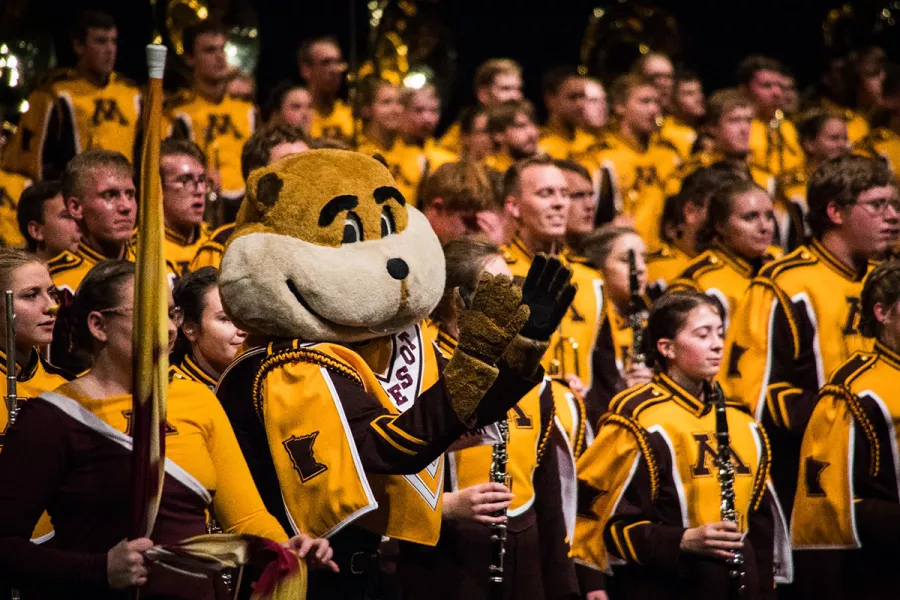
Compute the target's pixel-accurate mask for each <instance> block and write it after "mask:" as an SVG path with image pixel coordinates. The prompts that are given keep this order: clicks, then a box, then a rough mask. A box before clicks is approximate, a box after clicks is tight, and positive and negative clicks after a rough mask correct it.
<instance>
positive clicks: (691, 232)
mask: <svg viewBox="0 0 900 600" xmlns="http://www.w3.org/2000/svg"><path fill="white" fill-rule="evenodd" d="M729 167H730V165H729V164H728V163H724V162H720V163H716V164H715V165H714V166H709V167H702V168H700V169H697V170H696V171H694V172H693V173H691V174H690V175H688V176H687V177H685V178H684V181H683V182H682V183H681V188H680V190H678V191H677V192H676V193H675V194H674V195H671V196H669V197H668V198H666V203H665V206H664V207H663V213H662V218H661V219H660V224H659V239H660V243H659V247H658V248H656V249H655V250H654V249H651V252H650V253H649V254H648V255H647V275H648V284H647V287H648V292H647V293H648V295H649V296H650V297H651V298H658V297H659V296H661V295H662V293H663V292H664V291H666V288H667V287H668V285H669V282H670V281H672V280H673V279H675V278H676V277H677V276H678V274H679V273H681V272H682V271H683V270H684V268H685V267H686V266H687V264H688V263H689V262H690V261H691V260H692V259H693V258H695V257H696V256H697V254H699V252H700V251H699V250H698V249H697V233H698V232H699V231H700V227H701V226H702V225H703V222H704V221H705V220H706V206H707V204H708V203H709V196H710V194H712V193H713V191H715V189H716V188H718V187H720V186H722V185H724V184H725V183H728V182H729V181H731V180H733V179H736V178H738V177H739V175H737V174H736V173H735V171H734V169H733V168H729Z"/></svg>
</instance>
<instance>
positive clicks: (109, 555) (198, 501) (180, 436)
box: [0, 261, 330, 600]
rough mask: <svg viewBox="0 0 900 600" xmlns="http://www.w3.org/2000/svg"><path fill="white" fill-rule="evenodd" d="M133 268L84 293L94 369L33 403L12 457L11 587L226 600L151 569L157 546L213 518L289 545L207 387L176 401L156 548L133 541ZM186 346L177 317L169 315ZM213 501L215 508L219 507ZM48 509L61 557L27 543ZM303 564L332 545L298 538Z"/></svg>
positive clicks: (2, 463) (190, 578)
mask: <svg viewBox="0 0 900 600" xmlns="http://www.w3.org/2000/svg"><path fill="white" fill-rule="evenodd" d="M134 272H135V266H134V264H133V263H130V262H126V261H107V262H101V263H99V264H98V265H97V266H95V267H94V268H93V269H91V271H90V272H89V273H88V274H87V276H86V277H85V278H84V280H83V281H82V283H81V285H80V286H79V288H78V291H77V293H76V294H75V298H74V300H73V303H72V305H71V306H70V307H69V308H67V310H70V311H71V315H70V320H69V323H70V324H71V325H72V327H73V328H74V329H73V336H72V341H73V350H75V351H76V352H78V353H79V354H80V356H81V357H82V358H84V359H86V361H87V364H88V365H89V367H90V370H89V371H88V372H87V373H85V374H83V375H81V376H80V377H78V378H77V379H75V380H74V381H72V382H71V383H67V384H65V385H63V386H61V387H59V388H57V390H56V391H55V392H47V393H45V394H43V395H42V396H41V397H39V398H34V399H31V400H29V401H28V402H26V403H25V405H24V406H23V408H22V411H21V413H20V414H19V417H18V420H17V421H16V425H15V427H13V428H12V429H11V430H10V432H9V433H8V435H7V436H6V444H5V447H4V451H3V453H2V454H0V480H2V481H3V482H4V486H3V492H2V494H0V577H3V578H4V579H7V580H9V581H11V582H12V584H13V585H15V586H17V587H20V588H24V589H29V590H33V592H32V593H34V594H35V595H36V597H39V598H59V597H65V598H78V599H81V598H84V599H87V598H91V599H97V598H119V597H122V595H123V593H124V592H123V591H122V590H126V589H127V588H130V587H133V586H140V587H141V588H142V589H141V597H142V598H148V599H151V598H152V599H167V600H168V599H173V600H174V599H180V598H184V599H191V600H196V599H210V600H212V599H214V598H215V599H220V598H226V597H228V595H227V591H226V590H225V589H224V585H223V582H222V580H221V578H220V577H218V576H216V575H214V574H213V575H202V574H201V575H198V574H196V573H193V574H192V573H186V572H185V571H183V570H172V569H170V568H166V567H165V566H163V565H162V564H160V563H159V562H152V561H150V560H149V559H147V558H145V553H146V552H147V551H148V550H150V548H151V547H152V546H153V545H154V543H155V544H157V545H166V544H170V545H171V544H176V543H178V542H180V541H182V540H185V539H187V538H190V537H193V536H196V535H200V534H204V533H206V513H207V511H211V512H213V513H214V514H215V516H216V519H217V520H218V521H219V523H220V524H221V526H222V528H223V529H224V530H225V531H226V532H228V533H244V534H252V535H255V536H259V537H261V538H267V539H269V540H272V541H273V542H277V543H283V544H287V543H289V542H288V539H287V535H286V534H285V532H284V530H283V529H282V527H281V526H280V525H279V523H278V521H277V520H276V519H275V518H274V517H273V516H271V515H270V514H269V513H268V512H266V510H265V507H264V506H263V503H262V500H261V499H260V497H259V493H258V492H257V491H256V487H255V486H254V484H253V480H252V478H251V477H250V472H249V470H248V468H247V464H246V462H245V461H244V459H243V456H242V455H241V451H240V448H239V447H238V444H237V441H236V439H235V437H234V433H233V432H232V430H231V427H230V425H229V423H228V419H227V417H226V416H225V413H224V411H223V410H222V408H221V406H220V405H219V403H218V401H217V400H216V398H215V396H213V395H212V393H211V392H210V391H209V390H208V389H207V388H206V387H204V386H202V385H199V384H196V383H193V382H188V381H174V382H172V383H171V384H170V386H169V391H168V413H167V416H166V469H165V471H166V474H165V481H164V484H163V490H162V501H161V504H160V509H159V515H158V517H157V520H156V524H155V527H154V530H153V534H152V536H153V541H152V542H151V541H150V540H149V539H146V538H140V539H136V540H131V541H128V540H127V539H126V536H127V535H128V531H129V517H130V513H131V503H130V502H129V498H128V490H129V487H130V486H129V477H130V471H131V466H130V465H131V438H130V435H129V431H130V415H131V407H132V398H131V387H132V371H131V369H132V341H131V339H132V336H131V331H132V321H133V313H134ZM169 316H170V321H169V335H170V339H174V336H175V329H176V327H175V325H176V322H177V321H178V320H179V319H180V317H179V311H178V309H177V308H176V307H175V306H174V305H172V304H171V300H170V307H169ZM213 495H214V496H215V504H212V499H213ZM44 510H46V511H47V512H48V513H49V514H50V516H51V518H52V520H53V525H54V528H55V530H56V537H55V542H54V547H53V548H45V547H43V546H36V545H34V544H31V543H30V542H29V534H30V533H31V530H32V528H33V527H34V524H35V523H36V522H37V520H38V517H39V516H40V514H41V512H43V511H44ZM290 543H291V544H292V545H293V546H294V547H298V548H299V553H300V555H301V556H303V555H306V554H307V553H308V552H311V551H312V553H313V554H314V555H315V557H316V558H317V559H318V560H320V561H328V560H329V558H330V548H329V547H328V544H327V542H323V541H318V540H312V539H310V538H308V537H298V538H294V539H292V540H290Z"/></svg>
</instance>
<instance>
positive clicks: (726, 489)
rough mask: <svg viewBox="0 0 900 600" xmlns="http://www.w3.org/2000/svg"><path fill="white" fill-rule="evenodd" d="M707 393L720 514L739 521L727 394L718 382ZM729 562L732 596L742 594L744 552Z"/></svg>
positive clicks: (724, 518)
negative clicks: (712, 409) (712, 423)
mask: <svg viewBox="0 0 900 600" xmlns="http://www.w3.org/2000/svg"><path fill="white" fill-rule="evenodd" d="M706 393H707V394H709V396H708V397H709V398H710V399H711V400H712V401H713V402H714V403H715V407H716V442H717V445H718V449H717V451H716V463H717V466H718V467H719V471H718V477H719V489H720V490H721V491H720V494H719V496H720V498H721V502H722V504H721V514H722V520H723V521H729V522H731V523H735V522H737V511H735V509H734V464H733V463H732V462H731V436H730V435H729V434H728V416H727V415H726V413H725V394H723V393H722V387H721V386H720V385H719V384H718V382H714V383H713V384H712V385H709V384H707V386H706ZM726 564H727V565H728V579H729V581H730V586H729V587H730V597H731V598H739V597H740V595H741V592H742V591H743V589H744V555H743V554H742V553H741V552H740V551H735V552H734V557H733V558H730V559H729V560H728V561H727V562H726Z"/></svg>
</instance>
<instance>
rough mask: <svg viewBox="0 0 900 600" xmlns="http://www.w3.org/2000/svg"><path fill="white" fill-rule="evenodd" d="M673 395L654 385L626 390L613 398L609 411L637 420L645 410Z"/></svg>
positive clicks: (649, 384)
mask: <svg viewBox="0 0 900 600" xmlns="http://www.w3.org/2000/svg"><path fill="white" fill-rule="evenodd" d="M671 395H672V394H670V393H669V392H667V391H665V390H661V389H660V388H659V387H657V386H655V385H653V384H652V383H648V384H646V385H643V386H641V387H639V388H637V389H636V390H633V391H630V392H629V391H627V390H626V391H625V392H622V393H621V394H619V395H618V396H616V397H615V398H613V399H612V401H611V402H610V405H609V410H610V412H613V413H615V414H617V415H621V416H623V417H626V418H629V419H637V418H638V415H640V413H641V412H643V411H644V410H645V409H647V408H648V407H650V406H653V405H654V404H659V403H660V402H664V401H665V400H668V399H669V398H670V397H671Z"/></svg>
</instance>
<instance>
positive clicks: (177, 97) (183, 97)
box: [163, 90, 194, 110]
mask: <svg viewBox="0 0 900 600" xmlns="http://www.w3.org/2000/svg"><path fill="white" fill-rule="evenodd" d="M193 99H194V93H193V92H192V91H191V90H178V91H177V92H175V93H174V94H172V95H171V96H169V97H168V98H166V102H165V106H163V109H164V110H174V109H176V108H178V107H179V106H184V105H185V104H188V103H189V102H191V101H192V100H193Z"/></svg>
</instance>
